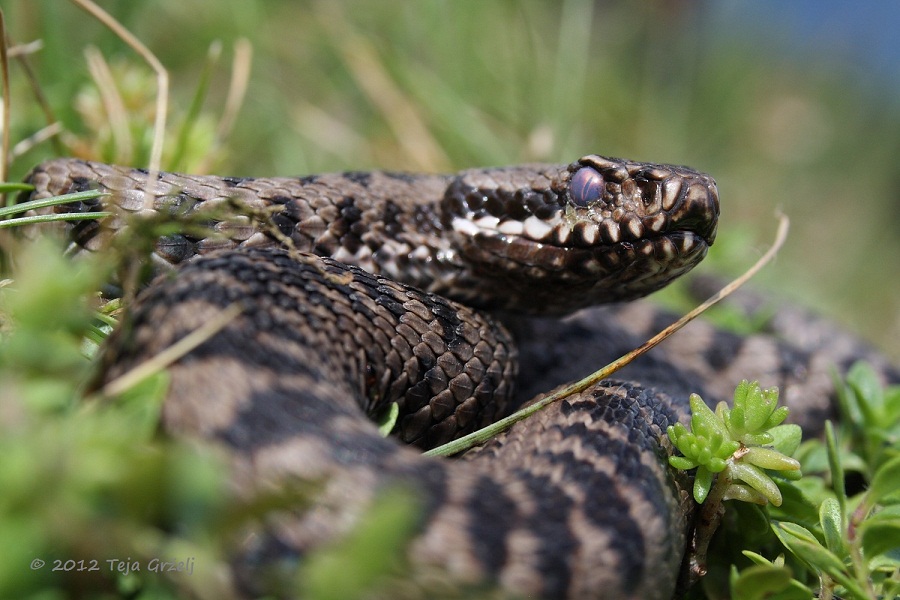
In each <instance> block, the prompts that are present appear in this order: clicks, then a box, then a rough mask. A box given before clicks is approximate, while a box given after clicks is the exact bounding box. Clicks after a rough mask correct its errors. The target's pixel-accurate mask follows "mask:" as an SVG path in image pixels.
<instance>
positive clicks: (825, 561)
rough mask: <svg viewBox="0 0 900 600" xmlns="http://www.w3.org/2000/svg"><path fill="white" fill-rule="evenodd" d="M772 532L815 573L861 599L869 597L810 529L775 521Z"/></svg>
mask: <svg viewBox="0 0 900 600" xmlns="http://www.w3.org/2000/svg"><path fill="white" fill-rule="evenodd" d="M772 531H774V532H775V535H776V536H778V539H779V540H780V541H781V543H782V544H784V547H785V548H787V549H788V550H790V551H791V553H793V554H794V556H796V557H797V558H799V559H800V560H802V561H803V562H805V563H807V565H809V566H810V569H811V570H812V571H813V572H814V573H816V572H818V571H823V572H824V573H826V574H827V575H828V576H829V577H831V578H832V579H833V580H835V581H836V582H838V583H839V584H841V585H842V586H844V587H845V588H847V590H848V591H849V592H850V593H851V594H855V595H856V596H857V597H859V598H866V597H867V596H866V591H865V590H864V589H862V588H861V587H860V586H859V584H858V583H857V582H856V581H855V580H854V579H853V578H852V577H850V576H849V575H848V574H847V571H846V568H845V567H844V563H843V562H842V561H841V559H840V558H838V557H837V556H835V554H834V553H833V552H831V551H829V550H828V549H827V548H825V547H824V546H823V545H822V544H820V543H819V541H818V540H817V539H816V538H815V536H813V534H812V533H810V531H809V530H808V529H806V528H805V527H802V526H800V525H797V524H795V523H786V522H782V521H775V522H773V523H772Z"/></svg>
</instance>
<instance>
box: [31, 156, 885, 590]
mask: <svg viewBox="0 0 900 600" xmlns="http://www.w3.org/2000/svg"><path fill="white" fill-rule="evenodd" d="M26 181H27V182H28V183H30V184H31V185H32V186H33V187H34V189H33V191H31V192H28V193H25V195H24V196H23V197H22V198H21V199H22V200H30V199H41V198H46V197H50V196H56V195H61V194H66V193H71V192H78V191H85V190H100V191H102V192H104V193H106V196H105V197H103V198H100V199H95V200H88V201H79V202H73V203H70V204H66V205H62V206H57V207H54V208H52V209H47V210H52V211H56V212H75V213H90V212H99V211H111V212H112V213H113V214H112V216H109V217H106V218H104V219H97V220H79V221H75V222H72V223H70V224H67V225H66V226H65V235H66V239H67V240H68V243H69V246H68V250H67V251H68V253H69V254H71V255H73V256H78V255H80V254H85V253H92V252H100V251H105V249H107V248H109V247H110V246H114V245H116V244H117V243H118V244H120V245H121V244H125V245H127V244H129V243H131V242H130V241H129V240H133V238H129V237H128V235H129V233H128V232H129V231H130V230H132V229H134V228H135V227H137V225H136V223H138V222H140V221H141V219H147V218H149V219H153V218H157V219H161V220H163V221H164V222H167V223H171V222H175V223H193V224H194V225H196V224H197V223H200V224H202V227H201V228H199V230H198V228H196V227H193V228H192V227H188V226H184V227H183V229H181V230H178V231H175V232H173V231H171V230H167V231H166V232H165V234H164V235H159V236H158V237H156V238H155V241H154V243H153V248H152V249H151V250H150V251H149V252H148V254H149V258H148V259H147V260H146V263H147V265H149V268H150V270H151V271H152V272H154V273H156V274H157V276H156V278H155V279H154V280H153V281H152V282H151V283H149V284H148V285H147V286H146V287H145V288H144V289H143V290H142V291H141V292H140V294H138V297H137V299H136V300H135V301H134V302H133V303H132V305H131V306H129V307H128V312H127V315H126V318H125V321H124V323H123V324H122V326H121V327H120V328H119V329H118V330H117V331H116V332H115V333H114V334H113V335H112V336H111V338H110V340H109V341H108V343H107V345H106V347H105V349H104V350H103V354H102V359H101V367H100V374H99V375H98V381H99V383H98V385H102V384H103V383H105V382H109V381H112V380H115V379H116V378H117V377H118V376H120V375H122V374H123V373H126V372H128V371H129V370H130V369H132V368H133V367H135V366H136V365H138V364H140V363H141V362H142V361H144V360H147V359H148V358H150V357H153V356H155V355H157V354H158V353H160V352H162V351H164V350H165V349H167V348H170V347H171V346H172V345H173V344H175V343H177V342H178V341H179V340H182V339H183V338H185V337H186V336H188V335H189V334H191V332H193V331H196V330H197V329H198V328H201V327H203V325H204V324H205V323H207V322H208V321H209V320H210V319H212V318H213V317H214V316H215V315H218V314H222V312H223V311H226V310H228V309H229V308H231V307H235V306H236V307H238V311H239V312H238V314H237V316H235V317H234V318H232V319H230V320H229V321H228V322H227V324H226V325H225V326H223V327H222V328H221V329H220V330H218V331H217V332H215V334H214V335H212V336H211V337H210V338H209V339H207V340H206V341H204V342H202V343H201V344H200V345H199V346H197V347H196V348H194V349H193V350H191V351H189V352H188V353H187V354H186V355H184V356H182V357H181V358H179V359H178V360H177V361H175V362H174V363H173V364H172V365H171V366H170V367H169V376H170V387H169V389H168V392H167V395H166V399H165V402H164V405H163V408H162V417H161V422H162V427H163V429H164V430H165V432H166V434H167V435H171V436H175V437H178V438H186V439H192V440H203V441H204V442H206V443H210V444H213V445H215V446H216V447H218V448H222V449H224V452H225V453H226V454H227V456H228V457H229V474H230V475H229V476H230V478H231V480H232V481H233V485H232V488H233V489H234V490H235V491H234V493H235V494H236V495H237V496H239V497H242V498H252V497H254V495H256V494H262V493H265V492H267V491H271V490H273V489H292V488H293V486H295V485H296V484H298V483H302V482H313V483H315V490H316V491H315V493H314V494H313V495H312V498H311V499H310V500H309V501H305V502H298V503H297V506H289V507H280V508H278V509H273V510H272V511H271V512H270V513H269V514H266V515H265V517H264V518H263V519H262V520H261V521H260V522H259V523H256V524H254V525H253V527H252V528H251V530H250V531H249V533H248V534H247V535H246V536H245V537H243V538H242V539H241V540H240V541H239V542H237V543H235V545H234V546H235V547H234V548H232V552H233V554H232V559H231V561H230V566H231V569H230V573H229V574H228V577H229V581H230V585H232V586H233V588H234V590H235V594H236V595H237V596H239V597H255V596H258V595H264V594H270V595H272V596H274V597H293V596H295V595H296V589H295V588H292V587H291V586H290V585H289V583H286V582H290V581H293V580H292V579H291V577H292V574H293V573H296V572H297V569H298V568H301V567H302V566H303V565H304V563H305V561H307V560H308V558H309V557H310V556H315V555H316V553H317V552H319V551H321V550H322V549H323V548H328V547H329V546H330V545H331V544H333V543H334V542H335V540H340V539H344V538H346V536H348V535H350V534H351V533H352V532H353V531H354V529H355V528H356V527H358V526H359V523H361V522H362V521H363V520H364V519H365V518H366V515H367V514H368V513H369V511H371V510H372V507H373V506H374V505H375V504H376V503H377V502H378V500H379V498H383V497H385V495H386V494H390V492H391V491H392V490H401V491H402V492H403V493H404V494H405V496H404V497H406V498H407V499H409V501H410V502H411V505H410V506H411V507H412V509H411V510H410V511H409V521H410V523H409V525H410V533H409V535H408V536H407V537H406V539H405V540H404V542H403V545H402V548H401V549H400V550H399V554H398V556H399V559H398V560H399V562H400V563H401V564H402V570H401V573H402V574H401V575H397V576H396V577H395V578H394V579H395V583H396V585H398V586H400V587H395V588H391V589H393V590H394V591H393V592H392V593H397V590H401V591H403V593H404V594H406V595H409V596H410V597H438V596H441V597H442V596H447V597H452V596H460V597H468V596H469V595H473V594H485V595H487V596H489V597H534V598H670V597H673V595H674V594H677V593H681V592H682V591H683V590H684V587H685V585H686V584H685V578H686V575H685V572H686V569H685V565H686V562H687V556H686V555H687V551H686V548H687V546H688V540H689V538H690V535H691V529H692V527H693V524H694V518H695V515H696V510H697V507H696V505H695V503H694V501H693V499H692V497H691V494H690V486H691V481H690V476H689V475H687V474H685V473H679V472H676V471H674V470H672V469H670V468H669V467H668V464H667V457H668V456H669V455H670V454H671V453H672V452H673V449H672V447H671V445H670V443H669V442H668V440H667V438H666V436H665V435H664V432H665V430H666V428H667V427H668V426H669V425H670V424H672V423H675V422H676V421H681V422H685V423H686V422H687V420H688V418H689V416H688V396H689V394H690V393H691V392H693V391H701V390H702V393H703V395H704V398H705V399H707V400H708V401H711V402H714V401H715V400H717V399H720V398H725V397H727V396H728V390H729V388H730V389H733V387H734V385H735V384H736V383H737V381H739V380H740V379H741V378H750V379H759V380H760V381H761V382H762V383H763V384H764V385H779V386H781V388H782V393H783V396H784V397H785V398H786V399H787V401H788V403H789V404H790V405H791V406H793V407H795V408H796V407H799V409H800V410H799V414H797V415H796V416H797V417H798V420H799V421H800V422H801V424H803V426H804V428H806V429H808V430H815V428H816V427H817V426H819V425H820V424H821V421H822V420H823V418H825V417H826V416H828V414H829V411H830V410H831V408H830V403H829V400H828V398H829V395H831V394H833V389H832V387H833V384H832V377H831V369H832V368H833V366H834V365H837V367H838V368H839V369H843V370H845V369H846V368H847V367H848V366H849V364H850V363H851V362H852V361H853V360H855V359H856V358H858V357H866V358H869V359H871V360H873V361H875V362H876V363H877V364H878V368H879V370H880V372H881V373H883V374H885V375H884V377H885V378H886V379H887V380H890V381H900V375H898V372H897V370H896V369H895V368H894V367H893V366H892V365H890V364H889V363H888V362H887V361H886V360H885V359H882V358H880V356H878V355H877V354H876V353H874V352H873V351H871V350H869V349H868V347H867V346H865V345H864V344H863V343H861V342H859V341H858V340H857V339H856V338H855V337H854V336H852V335H849V334H846V335H845V334H843V333H841V334H836V333H834V328H833V327H830V326H825V325H823V321H822V320H821V319H817V318H816V317H813V316H811V315H809V314H808V313H806V312H802V313H796V312H795V313H790V311H788V313H790V314H789V316H788V317H787V318H785V319H784V322H780V321H779V319H780V317H779V316H778V315H781V314H782V312H783V311H780V312H778V313H777V314H776V316H775V317H773V318H772V319H771V320H770V323H773V324H774V328H775V329H779V330H781V331H782V332H787V338H788V339H787V340H785V339H779V338H778V336H777V335H776V334H777V332H774V331H761V332H759V333H756V334H752V335H738V334H735V333H730V332H727V331H723V330H720V329H717V328H715V327H713V326H711V325H709V324H707V323H703V322H697V323H693V324H691V325H690V326H689V327H688V328H687V330H686V331H685V332H684V335H679V336H675V338H673V340H671V341H670V342H668V343H667V344H668V347H665V346H666V344H664V347H663V348H661V349H660V350H661V352H659V353H654V354H652V355H650V356H647V357H644V358H643V359H641V360H640V361H638V363H637V364H634V365H631V366H629V367H628V368H626V369H625V370H624V371H622V372H621V373H619V374H617V375H616V377H617V378H616V379H615V380H605V381H603V382H600V383H599V384H595V385H594V386H592V387H589V388H588V389H586V390H584V391H582V392H579V393H576V394H573V395H570V396H568V397H566V398H563V399H562V400H560V401H558V402H556V403H554V404H552V405H550V406H549V407H547V408H546V409H544V410H542V411H540V412H538V413H537V414H535V415H533V416H531V417H530V418H528V419H526V420H524V421H522V422H520V423H517V424H515V425H513V426H512V427H511V428H509V429H508V430H507V431H505V432H504V433H502V434H500V435H498V436H496V437H494V438H492V439H491V440H489V441H488V442H486V443H484V444H483V445H481V446H479V447H477V448H474V449H472V450H470V451H468V452H466V453H465V454H464V455H462V456H461V457H458V458H455V459H452V460H448V459H438V458H433V457H429V456H424V455H423V454H422V453H421V451H422V450H423V449H429V448H434V447H436V446H438V445H441V444H443V443H445V442H447V441H449V440H451V439H455V438H457V437H459V436H461V435H465V434H467V433H469V432H472V431H474V430H477V429H479V428H481V427H483V426H485V425H486V424H489V423H491V422H494V421H495V420H496V419H498V418H500V417H502V416H504V415H506V414H508V413H509V412H510V411H511V410H513V409H514V408H516V407H518V406H520V405H521V404H523V403H525V402H527V401H528V400H529V399H531V398H532V397H535V396H537V397H540V396H541V394H544V393H546V392H547V391H548V390H550V389H551V388H553V387H555V386H558V385H561V384H563V383H565V382H566V381H569V380H571V379H573V378H576V377H581V376H583V375H585V374H587V373H589V372H590V371H592V370H594V369H595V368H597V367H598V366H600V365H602V364H604V363H603V361H604V360H607V359H608V358H610V357H615V356H616V355H617V353H621V352H623V351H624V350H628V349H630V348H632V347H634V346H636V345H637V344H638V343H639V342H640V340H641V339H642V336H645V335H646V334H647V332H648V331H653V330H654V329H656V328H659V327H660V324H661V323H664V324H667V319H669V318H670V317H669V315H667V314H666V313H664V312H662V311H660V310H659V309H656V308H653V307H651V306H650V305H649V304H648V303H646V302H645V301H640V300H638V299H639V298H642V297H643V296H646V295H648V294H650V293H652V292H654V291H656V290H658V289H660V288H662V287H664V286H665V285H666V284H668V283H669V282H670V281H672V280H673V279H675V278H677V277H679V276H681V275H682V274H684V273H686V272H688V271H690V270H691V269H692V268H693V267H695V266H696V265H697V264H698V263H699V262H700V261H701V260H702V259H703V257H704V256H705V255H706V253H707V251H708V249H709V247H710V246H711V245H712V244H713V242H714V240H715V237H716V233H717V226H718V217H719V197H718V191H717V187H716V183H715V181H714V179H713V178H712V177H710V176H709V175H706V174H703V173H701V172H698V171H695V170H693V169H690V168H687V167H682V166H675V165H666V164H651V163H642V162H635V161H629V160H622V159H617V158H609V157H603V156H599V155H588V156H584V157H582V158H580V159H578V160H576V161H575V162H573V163H570V164H563V165H548V164H525V165H519V166H512V167H501V168H484V169H469V170H464V171H461V172H458V173H455V174H448V175H435V174H413V173H404V172H383V171H370V172H362V171H356V172H344V173H326V174H316V175H309V176H304V177H275V178H248V177H214V176H206V175H203V176H201V175H186V174H175V173H167V172H154V173H150V172H148V171H147V170H144V169H132V168H127V167H121V166H115V165H107V164H103V163H97V162H90V161H84V160H79V159H55V160H51V161H48V162H45V163H43V164H41V165H39V166H37V167H36V168H35V169H34V170H32V172H31V173H30V174H29V175H28V176H27V178H26ZM600 305H602V306H600ZM607 305H609V306H607ZM756 308H758V307H756ZM798 315H799V316H798ZM797 322H799V323H800V325H794V323H797ZM817 332H823V333H817ZM392 405H394V406H396V407H397V408H398V409H399V416H398V417H397V419H396V424H395V425H394V430H393V432H392V435H391V436H390V437H385V436H384V435H382V434H381V433H380V431H379V430H378V427H377V425H376V424H375V423H374V421H375V420H377V419H379V418H380V417H381V415H383V414H384V412H385V410H386V408H387V407H390V406H392ZM795 412H797V411H796V410H795ZM389 595H390V594H389Z"/></svg>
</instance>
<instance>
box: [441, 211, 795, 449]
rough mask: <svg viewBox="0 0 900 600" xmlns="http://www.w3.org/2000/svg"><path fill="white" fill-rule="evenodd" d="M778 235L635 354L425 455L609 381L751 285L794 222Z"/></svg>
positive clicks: (781, 225)
mask: <svg viewBox="0 0 900 600" xmlns="http://www.w3.org/2000/svg"><path fill="white" fill-rule="evenodd" d="M778 219H779V220H778V231H777V232H776V234H775V241H774V242H773V243H772V246H771V247H770V248H769V249H768V250H767V251H766V253H765V254H763V255H762V256H761V257H760V258H759V260H757V261H756V263H754V264H753V266H751V267H750V268H749V269H747V270H746V271H745V272H744V273H743V274H742V275H741V276H740V277H738V278H737V279H735V280H733V281H731V282H730V283H729V284H728V285H726V286H725V287H723V288H722V289H721V290H719V291H718V292H716V293H715V294H713V295H712V296H710V297H709V298H708V299H707V300H706V301H704V302H703V303H702V304H700V305H699V306H697V307H696V308H694V309H693V310H692V311H690V312H689V313H687V314H686V315H684V316H683V317H681V318H680V319H678V320H677V321H675V322H674V323H672V324H671V325H669V326H668V327H666V328H665V329H663V330H662V331H660V332H659V333H657V334H656V335H655V336H653V337H652V338H650V339H649V340H647V341H646V342H644V343H643V344H641V345H640V346H639V347H638V348H635V349H634V350H632V351H631V352H629V353H627V354H625V355H624V356H622V357H620V358H618V359H616V360H614V361H613V362H611V363H609V364H608V365H606V366H605V367H603V368H602V369H600V370H598V371H596V372H594V373H591V374H590V375H588V376H587V377H585V378H584V379H581V380H580V381H577V382H575V383H573V384H571V385H568V386H566V387H564V388H562V389H560V390H558V391H556V392H554V393H552V394H550V395H548V396H546V397H544V398H541V399H540V400H539V401H538V402H535V403H534V404H532V405H530V406H528V407H526V408H523V409H522V410H520V411H518V412H515V413H513V414H511V415H510V416H508V417H506V418H504V419H500V420H499V421H497V422H496V423H493V424H492V425H489V426H487V427H485V428H484V429H479V430H478V431H475V432H473V433H470V434H469V435H466V436H463V437H461V438H459V439H457V440H453V441H452V442H449V443H447V444H444V445H443V446H438V447H437V448H433V449H431V450H429V451H428V452H425V454H427V455H428V456H452V455H454V454H458V453H460V452H463V451H464V450H468V449H469V448H471V447H473V446H477V445H478V444H481V443H484V442H485V441H487V440H488V439H490V438H491V437H493V436H495V435H497V434H498V433H500V432H502V431H505V430H506V429H508V428H509V427H510V426H512V425H513V424H514V423H517V422H518V421H521V420H522V419H525V418H527V417H529V416H531V415H533V414H534V413H536V412H537V411H539V410H541V409H542V408H545V407H546V406H549V405H550V404H552V403H554V402H556V401H558V400H562V399H563V398H566V397H567V396H571V395H572V394H577V393H578V392H582V391H584V390H586V389H587V388H589V387H591V386H592V385H594V384H596V383H599V382H600V381H601V380H603V379H606V378H607V377H609V376H610V375H612V374H613V373H615V372H616V371H618V370H619V369H621V368H622V367H624V366H625V365H627V364H628V363H630V362H632V361H633V360H634V359H636V358H637V357H639V356H641V355H643V354H646V353H647V352H648V351H650V349H651V348H654V347H655V346H657V345H658V344H659V343H660V342H662V341H663V340H665V339H666V338H668V337H669V336H671V335H672V334H673V333H675V332H676V331H678V330H679V329H681V328H682V327H684V326H685V325H687V324H688V323H690V322H691V321H693V320H694V319H696V318H697V317H699V316H700V315H701V314H703V313H704V312H706V311H707V310H708V309H709V308H710V307H711V306H713V305H714V304H716V303H718V302H719V301H721V300H723V299H725V298H727V297H728V296H730V295H731V294H732V293H734V292H735V290H737V289H738V288H740V287H741V286H742V285H744V284H745V283H747V281H748V280H749V279H750V278H751V277H753V276H754V275H756V273H758V272H759V270H760V269H762V268H763V267H764V266H766V265H767V264H768V263H769V262H770V261H771V260H772V259H773V258H774V257H775V255H776V254H777V253H778V250H780V249H781V246H782V245H784V241H785V239H787V233H788V227H789V223H790V221H789V220H788V218H787V217H786V216H785V215H783V214H779V215H778Z"/></svg>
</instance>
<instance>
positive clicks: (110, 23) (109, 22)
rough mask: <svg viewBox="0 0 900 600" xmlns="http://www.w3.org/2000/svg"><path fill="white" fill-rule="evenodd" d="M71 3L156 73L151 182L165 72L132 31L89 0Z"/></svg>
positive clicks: (156, 165)
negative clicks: (129, 48) (109, 31)
mask: <svg viewBox="0 0 900 600" xmlns="http://www.w3.org/2000/svg"><path fill="white" fill-rule="evenodd" d="M72 2H74V3H75V4H76V5H77V6H78V7H80V8H82V9H83V10H85V11H87V12H88V13H89V14H90V15H91V16H93V17H94V18H95V19H97V20H98V21H100V22H101V23H103V24H104V25H105V26H106V27H107V28H109V29H110V30H111V31H112V32H113V33H115V34H116V35H117V36H119V38H120V39H121V40H122V41H123V42H125V43H126V44H127V45H128V46H130V47H131V48H132V49H133V50H134V51H135V52H137V53H138V54H139V55H140V56H141V58H143V59H144V61H146V63H147V64H148V65H150V67H151V68H152V69H153V70H154V71H155V72H156V84H157V96H156V117H155V119H154V123H153V145H152V147H151V149H150V164H149V165H148V166H147V169H148V170H149V171H150V172H149V173H148V174H147V181H148V182H151V181H154V180H155V179H156V173H158V172H159V169H160V164H161V162H162V150H163V140H164V139H165V130H166V113H167V111H168V102H169V73H168V71H166V68H165V67H163V65H162V63H161V62H159V59H158V58H156V56H155V55H154V54H153V53H152V52H150V50H149V49H147V47H146V46H145V45H144V44H143V43H142V42H141V41H140V40H139V39H137V38H136V37H135V36H134V34H132V33H131V32H130V31H128V30H127V29H126V28H125V27H123V26H122V24H121V23H119V22H118V21H116V20H115V19H114V18H113V17H112V15H110V14H109V13H107V12H106V11H104V10H103V9H102V8H100V7H99V6H97V5H96V4H94V3H93V2H92V1H91V0H72ZM146 200H147V202H150V201H151V198H150V197H149V196H148V197H147V199H146Z"/></svg>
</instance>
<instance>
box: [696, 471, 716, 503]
mask: <svg viewBox="0 0 900 600" xmlns="http://www.w3.org/2000/svg"><path fill="white" fill-rule="evenodd" d="M712 482H713V474H712V473H711V472H710V471H709V469H707V468H706V467H700V468H699V469H697V475H696V476H695V477H694V500H696V501H697V504H703V501H704V500H706V497H707V496H708V495H709V490H710V489H711V488H712Z"/></svg>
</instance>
